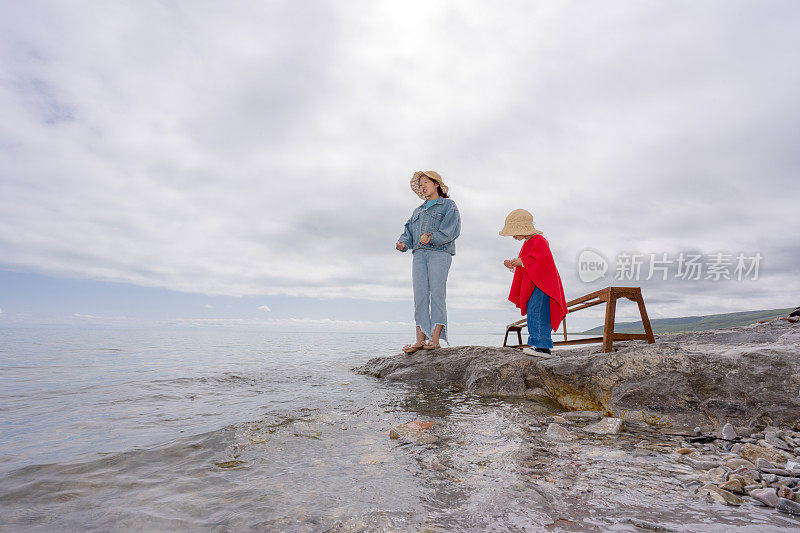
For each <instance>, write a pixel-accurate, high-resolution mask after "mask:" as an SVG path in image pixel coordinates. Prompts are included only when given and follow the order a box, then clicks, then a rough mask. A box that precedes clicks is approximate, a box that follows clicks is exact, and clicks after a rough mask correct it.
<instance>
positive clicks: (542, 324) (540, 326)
mask: <svg viewBox="0 0 800 533" xmlns="http://www.w3.org/2000/svg"><path fill="white" fill-rule="evenodd" d="M551 330H552V328H551V327H550V297H549V296H548V295H546V294H545V293H544V292H543V291H542V289H540V288H539V287H536V288H535V289H533V294H531V299H530V300H528V346H534V347H536V348H552V347H553V337H552V336H551V335H550V331H551Z"/></svg>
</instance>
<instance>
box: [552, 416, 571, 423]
mask: <svg viewBox="0 0 800 533" xmlns="http://www.w3.org/2000/svg"><path fill="white" fill-rule="evenodd" d="M547 421H548V422H550V423H553V424H569V420H567V419H566V418H564V417H563V416H558V415H554V416H551V417H548V419H547Z"/></svg>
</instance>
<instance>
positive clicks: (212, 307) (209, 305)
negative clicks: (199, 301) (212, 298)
mask: <svg viewBox="0 0 800 533" xmlns="http://www.w3.org/2000/svg"><path fill="white" fill-rule="evenodd" d="M205 308H206V309H214V306H213V305H211V304H206V305H205Z"/></svg>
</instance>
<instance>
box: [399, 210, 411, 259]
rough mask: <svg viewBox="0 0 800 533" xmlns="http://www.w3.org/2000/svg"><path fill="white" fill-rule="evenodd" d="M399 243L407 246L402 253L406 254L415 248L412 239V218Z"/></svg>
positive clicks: (404, 228) (405, 227) (407, 223)
mask: <svg viewBox="0 0 800 533" xmlns="http://www.w3.org/2000/svg"><path fill="white" fill-rule="evenodd" d="M397 242H399V243H400V244H403V245H404V246H405V247H404V248H403V249H402V250H400V251H401V252H405V251H407V250H408V249H409V248H413V247H414V244H413V242H414V241H413V240H412V237H411V219H410V218H409V219H408V221H407V222H406V225H405V226H404V227H403V234H402V235H400V238H399V239H397Z"/></svg>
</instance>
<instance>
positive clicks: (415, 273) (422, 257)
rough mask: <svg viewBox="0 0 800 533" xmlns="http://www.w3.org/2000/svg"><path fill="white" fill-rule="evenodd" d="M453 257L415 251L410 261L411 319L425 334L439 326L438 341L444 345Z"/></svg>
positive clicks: (429, 333)
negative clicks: (446, 299) (448, 288)
mask: <svg viewBox="0 0 800 533" xmlns="http://www.w3.org/2000/svg"><path fill="white" fill-rule="evenodd" d="M452 262H453V256H452V255H450V253H449V252H440V251H436V250H426V249H424V248H423V249H417V250H414V258H413V260H412V262H411V265H412V266H411V277H412V280H413V284H414V320H415V321H416V323H417V326H419V328H420V329H421V330H422V332H423V333H424V334H425V337H426V338H430V337H431V332H432V331H433V328H435V327H436V326H437V325H438V324H441V325H442V333H441V335H439V338H440V339H442V340H444V341H445V342H447V307H446V306H445V302H444V300H445V297H446V296H447V274H448V273H449V272H450V264H451V263H452Z"/></svg>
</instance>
